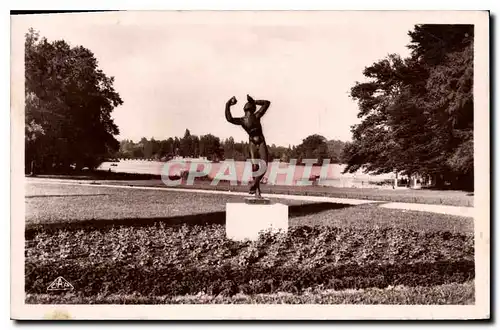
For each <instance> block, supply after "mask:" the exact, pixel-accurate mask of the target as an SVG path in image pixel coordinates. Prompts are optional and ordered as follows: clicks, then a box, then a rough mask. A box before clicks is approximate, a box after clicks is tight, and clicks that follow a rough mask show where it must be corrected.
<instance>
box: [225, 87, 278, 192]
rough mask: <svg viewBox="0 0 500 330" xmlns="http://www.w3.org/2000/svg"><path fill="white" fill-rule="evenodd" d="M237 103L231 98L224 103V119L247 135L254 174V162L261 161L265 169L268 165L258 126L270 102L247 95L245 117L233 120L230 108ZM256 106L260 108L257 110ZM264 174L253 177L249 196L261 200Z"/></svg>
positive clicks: (260, 128) (263, 141)
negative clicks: (239, 127)
mask: <svg viewBox="0 0 500 330" xmlns="http://www.w3.org/2000/svg"><path fill="white" fill-rule="evenodd" d="M236 102H237V100H236V98H235V97H234V96H233V97H232V98H231V99H230V100H229V101H227V103H226V119H227V121H228V122H230V123H231V124H234V125H240V126H241V127H243V129H244V130H245V131H246V132H247V133H248V137H249V145H250V158H251V160H252V170H253V171H254V172H255V171H256V170H257V166H258V165H257V164H256V163H255V162H256V160H258V159H261V160H263V161H264V162H265V164H266V167H267V164H268V154H269V153H268V150H267V145H266V140H265V138H264V134H263V132H262V125H261V124H260V119H261V118H262V116H264V114H265V113H266V111H267V109H268V108H269V106H270V105H271V102H269V101H266V100H254V99H253V98H252V97H251V96H250V95H247V103H246V104H245V106H244V107H243V111H244V112H245V115H244V116H243V117H240V118H233V116H232V115H231V110H230V108H231V106H232V105H235V104H236ZM257 106H260V108H259V109H258V110H257ZM264 175H265V172H264V173H262V174H260V175H258V176H257V177H255V180H254V182H253V184H252V186H251V187H250V194H252V195H253V194H255V196H256V197H258V198H261V192H260V182H261V180H262V178H263V177H264Z"/></svg>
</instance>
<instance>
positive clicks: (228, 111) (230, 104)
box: [226, 96, 242, 125]
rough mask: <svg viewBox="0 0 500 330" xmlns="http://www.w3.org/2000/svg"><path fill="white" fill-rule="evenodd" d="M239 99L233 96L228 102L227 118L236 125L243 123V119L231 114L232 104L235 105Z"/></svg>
mask: <svg viewBox="0 0 500 330" xmlns="http://www.w3.org/2000/svg"><path fill="white" fill-rule="evenodd" d="M237 102H238V101H237V100H236V97H234V96H233V97H232V98H230V99H229V101H227V102H226V120H227V121H228V122H230V123H231V124H234V125H241V123H242V119H241V118H233V116H232V115H231V106H233V105H235V104H236V103H237Z"/></svg>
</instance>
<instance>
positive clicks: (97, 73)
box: [25, 29, 123, 171]
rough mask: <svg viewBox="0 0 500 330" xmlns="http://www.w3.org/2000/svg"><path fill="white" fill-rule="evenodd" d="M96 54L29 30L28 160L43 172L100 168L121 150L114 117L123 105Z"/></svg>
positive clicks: (26, 61) (26, 68) (27, 42)
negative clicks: (51, 39)
mask: <svg viewBox="0 0 500 330" xmlns="http://www.w3.org/2000/svg"><path fill="white" fill-rule="evenodd" d="M113 83H114V78H113V77H108V76H106V75H105V74H104V72H103V71H102V70H100V69H99V67H98V62H97V59H96V58H95V56H94V54H93V53H92V52H91V51H90V50H89V49H87V48H84V47H82V46H76V47H70V45H68V44H67V43H66V42H65V41H64V40H57V41H53V42H49V41H48V40H47V39H46V38H40V36H39V34H38V33H37V32H35V31H34V30H33V29H30V30H29V32H28V33H27V34H26V39H25V96H26V104H25V113H26V116H25V123H26V131H27V132H28V133H29V136H27V137H26V141H25V143H26V148H25V150H26V161H27V163H31V162H32V161H35V162H36V163H37V166H38V170H40V171H48V170H53V168H54V166H55V167H60V168H61V169H64V170H67V169H69V167H70V165H72V164H75V165H76V167H77V168H82V167H85V166H87V167H89V168H95V167H97V166H98V165H99V164H100V163H101V162H102V161H103V160H104V159H105V158H106V157H108V156H110V155H112V154H114V153H115V152H116V151H118V149H119V142H118V141H117V140H116V139H115V135H117V134H119V130H118V127H117V126H116V125H115V124H114V122H113V120H112V118H111V112H112V111H113V109H114V108H115V107H117V106H119V105H121V104H122V103H123V101H122V99H121V98H120V95H119V94H118V93H117V92H116V91H115V90H114V87H113Z"/></svg>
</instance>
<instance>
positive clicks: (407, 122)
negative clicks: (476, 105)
mask: <svg viewBox="0 0 500 330" xmlns="http://www.w3.org/2000/svg"><path fill="white" fill-rule="evenodd" d="M409 35H410V37H411V43H410V45H409V46H408V47H409V48H410V49H411V50H412V53H411V56H410V57H408V58H406V59H402V58H400V57H399V56H398V55H390V56H388V57H387V58H385V59H383V60H381V61H379V62H376V63H374V64H373V65H372V66H370V67H367V68H365V70H364V72H363V73H364V75H365V76H366V77H367V78H368V81H367V82H363V83H359V82H358V83H356V84H355V86H354V87H353V88H352V90H351V96H352V98H353V99H355V100H356V101H357V102H358V105H359V114H358V117H360V118H362V121H361V123H360V124H358V125H355V126H354V127H353V128H352V132H353V142H352V143H350V144H348V145H347V146H346V147H345V149H344V153H343V158H344V160H345V161H346V162H347V164H348V166H347V167H346V171H350V172H354V171H356V170H358V169H359V168H363V169H364V170H365V171H367V172H374V173H383V172H392V171H398V172H403V173H406V174H408V175H414V174H419V175H431V176H433V177H435V178H436V181H440V180H448V181H455V183H462V184H465V185H469V186H470V185H471V183H472V178H473V147H472V146H473V142H472V136H473V94H472V83H473V36H474V30H473V26H469V25H417V26H416V27H415V29H414V31H411V32H410V33H409Z"/></svg>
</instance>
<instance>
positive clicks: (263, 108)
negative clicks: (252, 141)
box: [255, 100, 271, 118]
mask: <svg viewBox="0 0 500 330" xmlns="http://www.w3.org/2000/svg"><path fill="white" fill-rule="evenodd" d="M255 104H256V105H260V109H259V110H257V111H256V112H255V116H256V117H257V118H261V117H262V116H264V115H265V114H266V111H267V109H269V106H270V105H271V102H270V101H268V100H255Z"/></svg>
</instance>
